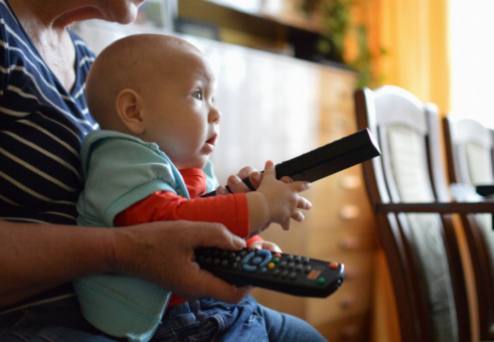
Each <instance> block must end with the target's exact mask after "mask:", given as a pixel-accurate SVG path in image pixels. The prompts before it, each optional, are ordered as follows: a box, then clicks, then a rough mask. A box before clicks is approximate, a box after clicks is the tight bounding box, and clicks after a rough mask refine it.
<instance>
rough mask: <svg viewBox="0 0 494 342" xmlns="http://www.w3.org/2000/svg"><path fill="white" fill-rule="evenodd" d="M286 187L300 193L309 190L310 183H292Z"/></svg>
mask: <svg viewBox="0 0 494 342" xmlns="http://www.w3.org/2000/svg"><path fill="white" fill-rule="evenodd" d="M288 185H289V186H290V189H292V191H295V192H302V191H305V190H307V189H309V188H310V183H309V182H303V181H296V182H293V183H289V184H288Z"/></svg>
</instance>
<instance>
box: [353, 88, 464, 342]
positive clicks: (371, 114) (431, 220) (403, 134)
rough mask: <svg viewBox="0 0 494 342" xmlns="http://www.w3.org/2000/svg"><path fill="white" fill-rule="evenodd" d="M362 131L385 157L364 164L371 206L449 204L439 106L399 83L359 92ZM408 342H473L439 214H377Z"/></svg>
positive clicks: (453, 253)
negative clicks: (372, 136)
mask: <svg viewBox="0 0 494 342" xmlns="http://www.w3.org/2000/svg"><path fill="white" fill-rule="evenodd" d="M355 104H356V114H357V122H358V126H359V128H364V127H369V128H370V130H371V131H372V132H373V133H374V134H375V135H376V138H377V140H378V143H379V145H380V148H381V152H382V155H381V157H380V158H375V159H373V160H372V161H370V162H366V163H364V165H363V170H364V177H365V181H366V187H367V192H368V195H369V199H370V201H371V204H372V205H377V204H386V203H405V202H436V201H445V200H447V199H448V194H447V188H446V180H445V179H444V176H443V174H442V171H443V170H444V169H443V168H442V167H441V165H440V162H441V158H440V153H439V149H438V146H439V144H438V143H439V124H440V121H439V118H438V114H437V109H436V108H435V107H434V106H433V105H429V104H426V103H424V102H422V101H420V100H419V99H417V98H416V97H415V96H414V95H412V94H410V93H409V92H407V91H405V90H403V89H401V88H398V87H394V86H385V87H382V88H379V89H377V90H375V91H372V90H369V89H361V90H357V91H356V93H355ZM377 219H378V221H379V224H378V230H379V232H378V235H379V237H380V241H381V245H382V247H383V249H384V252H385V254H386V259H387V262H388V266H389V269H390V274H391V278H392V281H393V286H394V289H395V294H396V299H397V310H398V315H399V317H398V318H399V321H400V333H401V337H402V340H403V341H469V340H470V321H469V311H468V301H467V295H466V287H465V282H464V274H463V269H462V265H461V260H460V254H459V250H458V245H457V243H456V241H457V240H456V237H455V234H454V230H453V229H451V228H452V227H447V226H446V224H447V223H448V222H447V220H446V219H445V218H444V217H441V216H440V215H438V214H416V213H414V214H412V213H408V214H405V213H403V214H402V213H400V214H390V213H388V214H379V213H378V214H377Z"/></svg>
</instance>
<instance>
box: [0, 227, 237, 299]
mask: <svg viewBox="0 0 494 342" xmlns="http://www.w3.org/2000/svg"><path fill="white" fill-rule="evenodd" d="M203 246H215V247H220V248H225V249H232V250H235V249H239V248H242V247H244V246H245V242H244V241H243V240H242V239H240V238H238V237H236V236H234V235H233V234H231V233H230V232H229V231H228V230H227V229H226V228H225V227H223V226H222V225H219V224H214V223H204V222H186V221H175V222H154V223H149V224H143V225H139V226H130V227H125V228H118V229H114V228H107V229H91V228H87V227H84V228H82V227H76V226H62V225H38V224H36V225H35V224H24V223H11V222H6V221H0V307H2V308H3V307H7V306H10V305H13V304H15V303H18V302H20V301H22V300H23V299H26V298H28V297H30V296H32V295H34V294H37V293H40V292H42V291H44V290H47V289H50V288H53V287H55V286H57V285H59V284H62V283H65V282H68V281H72V280H74V279H75V278H77V277H81V276H84V275H87V274H91V273H101V272H121V273H125V274H129V275H134V276H138V277H142V278H145V279H149V280H151V281H155V282H157V283H158V284H160V285H162V286H164V287H166V288H168V289H170V290H171V291H173V292H176V293H179V294H181V295H182V296H185V297H200V296H212V297H216V298H218V299H221V300H225V301H229V302H236V301H238V300H240V298H242V296H243V295H244V294H245V290H243V289H239V288H236V287H235V286H233V285H230V284H228V283H226V282H224V281H222V280H220V279H218V278H216V277H214V276H213V275H211V274H210V273H208V272H205V271H202V270H201V269H200V268H199V265H198V264H197V263H195V262H194V261H193V255H194V250H195V249H196V248H198V247H203Z"/></svg>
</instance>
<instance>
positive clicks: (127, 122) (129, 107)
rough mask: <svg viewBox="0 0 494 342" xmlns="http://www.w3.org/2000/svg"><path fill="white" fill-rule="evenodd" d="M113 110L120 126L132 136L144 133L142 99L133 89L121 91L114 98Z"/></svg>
mask: <svg viewBox="0 0 494 342" xmlns="http://www.w3.org/2000/svg"><path fill="white" fill-rule="evenodd" d="M115 107H116V108H115V109H116V111H117V114H118V116H119V118H120V121H121V122H122V124H124V126H125V127H127V129H128V130H129V131H130V132H131V133H132V134H142V133H144V120H143V115H142V97H141V96H140V95H139V93H137V92H136V91H135V90H133V89H129V88H125V89H122V90H121V91H120V92H119V93H118V95H117V98H116V101H115Z"/></svg>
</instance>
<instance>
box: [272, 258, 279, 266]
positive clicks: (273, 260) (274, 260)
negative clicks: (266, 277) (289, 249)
mask: <svg viewBox="0 0 494 342" xmlns="http://www.w3.org/2000/svg"><path fill="white" fill-rule="evenodd" d="M271 261H272V262H274V263H275V264H276V265H278V264H279V263H280V259H278V258H276V257H275V258H273V259H271Z"/></svg>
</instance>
